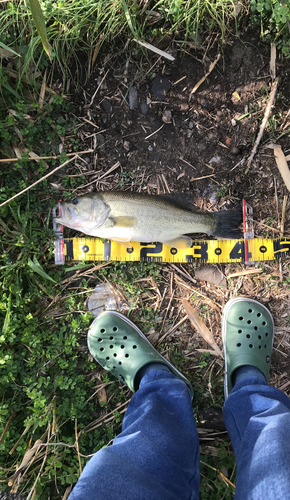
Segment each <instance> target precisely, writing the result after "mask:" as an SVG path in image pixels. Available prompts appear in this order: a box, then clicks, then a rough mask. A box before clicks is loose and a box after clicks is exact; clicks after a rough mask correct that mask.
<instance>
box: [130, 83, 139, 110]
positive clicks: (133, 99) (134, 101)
mask: <svg viewBox="0 0 290 500" xmlns="http://www.w3.org/2000/svg"><path fill="white" fill-rule="evenodd" d="M129 107H130V109H136V108H138V92H137V87H135V86H133V87H131V88H130V90H129Z"/></svg>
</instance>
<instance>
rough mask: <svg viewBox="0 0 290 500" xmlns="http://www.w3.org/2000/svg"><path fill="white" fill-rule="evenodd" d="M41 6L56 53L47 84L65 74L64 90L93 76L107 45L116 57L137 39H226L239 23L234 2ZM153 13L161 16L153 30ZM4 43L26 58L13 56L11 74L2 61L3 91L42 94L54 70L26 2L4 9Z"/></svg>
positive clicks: (95, 0) (74, 1) (73, 1)
mask: <svg viewBox="0 0 290 500" xmlns="http://www.w3.org/2000/svg"><path fill="white" fill-rule="evenodd" d="M40 5H41V9H42V13H43V16H44V20H45V24H46V28H47V37H48V41H49V44H50V46H51V47H52V53H51V59H52V62H53V64H52V67H51V69H52V71H51V72H50V76H49V78H48V81H49V82H51V81H52V80H53V74H54V71H55V69H57V70H58V72H59V71H60V72H61V73H62V80H63V88H64V89H65V88H66V81H67V79H68V78H69V77H72V78H73V79H74V80H79V79H80V78H81V77H82V78H83V77H84V74H83V68H84V67H85V68H86V75H88V74H89V73H90V71H91V69H92V67H93V65H94V63H95V61H96V58H97V55H98V53H99V51H100V50H101V48H102V46H103V45H104V44H105V46H106V47H110V53H111V52H112V47H114V46H115V47H116V50H118V51H119V50H120V47H122V46H124V45H125V42H126V41H127V39H128V37H129V38H131V37H132V36H133V37H134V38H138V39H145V40H147V41H149V42H152V41H154V40H156V39H157V41H158V39H160V38H163V37H164V36H165V35H167V34H170V35H173V34H174V33H178V37H179V38H181V40H185V41H186V40H197V38H198V32H199V30H200V29H201V28H203V29H205V28H206V29H211V28H213V27H215V28H217V29H218V30H219V31H220V32H221V33H222V34H224V32H225V30H226V29H227V25H228V24H229V21H230V20H231V19H234V18H235V9H234V2H229V1H228V0H211V1H209V0H199V1H198V2H196V1H195V0H189V1H185V0H159V1H157V2H153V1H149V2H144V3H140V4H137V3H136V2H133V1H132V0H116V1H115V2H111V0H83V1H79V0H68V1H60V2H52V1H51V0H43V1H41V2H40ZM151 11H154V13H155V14H156V15H155V18H154V23H153V24H152V23H151V19H152V16H151ZM0 38H1V41H2V43H4V44H5V45H6V46H7V47H10V48H11V49H12V50H14V51H15V52H16V53H18V54H19V55H20V56H21V57H17V56H13V55H11V57H10V58H9V69H8V68H7V61H5V60H4V61H3V59H2V68H1V72H0V78H1V81H2V86H3V87H4V88H6V90H10V91H11V92H12V93H13V92H15V91H14V90H13V84H12V83H11V79H12V80H13V79H15V78H16V79H17V80H18V84H19V86H18V91H20V90H21V85H22V82H23V79H25V81H26V82H27V81H28V82H30V83H31V84H32V85H36V86H38V88H40V85H41V81H40V82H39V81H38V80H37V78H38V76H40V75H43V73H44V69H45V68H47V67H50V66H49V60H48V57H47V55H46V53H45V51H44V49H43V47H42V42H41V38H40V36H39V34H38V33H37V31H36V27H35V25H34V23H33V20H32V15H31V11H30V8H29V4H28V3H27V2H26V1H25V0H16V1H15V2H13V3H12V2H4V3H0ZM116 41H117V44H115V42H116ZM114 44H115V45H114ZM140 50H141V49H140ZM70 68H73V70H72V71H71V70H70ZM12 77H13V78H12ZM24 77H25V78H24Z"/></svg>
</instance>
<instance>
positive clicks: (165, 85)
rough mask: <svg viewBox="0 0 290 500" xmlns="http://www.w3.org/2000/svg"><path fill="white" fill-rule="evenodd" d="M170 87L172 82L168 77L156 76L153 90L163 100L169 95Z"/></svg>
mask: <svg viewBox="0 0 290 500" xmlns="http://www.w3.org/2000/svg"><path fill="white" fill-rule="evenodd" d="M169 89H170V82H169V80H168V79H167V78H164V77H161V76H156V78H154V80H153V82H152V87H151V91H152V92H153V94H155V95H156V97H158V99H160V101H163V100H164V99H165V97H166V95H167V92H168V90H169Z"/></svg>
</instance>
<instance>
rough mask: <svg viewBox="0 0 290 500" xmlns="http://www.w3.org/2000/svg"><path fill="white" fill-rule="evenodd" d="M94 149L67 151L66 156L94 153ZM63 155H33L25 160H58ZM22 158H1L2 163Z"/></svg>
mask: <svg viewBox="0 0 290 500" xmlns="http://www.w3.org/2000/svg"><path fill="white" fill-rule="evenodd" d="M92 152H93V151H92V149H88V150H87V151H77V152H76V153H66V156H74V155H81V154H85V153H92ZM60 157H61V155H57V156H31V157H29V158H25V161H27V160H34V161H40V160H57V159H58V158H60ZM20 159H21V158H1V159H0V163H5V162H6V163H9V162H11V161H19V160H20Z"/></svg>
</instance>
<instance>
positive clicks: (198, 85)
mask: <svg viewBox="0 0 290 500" xmlns="http://www.w3.org/2000/svg"><path fill="white" fill-rule="evenodd" d="M220 57H221V55H220V54H218V56H217V58H216V59H215V60H214V61H213V62H212V63H211V65H210V67H209V69H208V72H207V73H206V74H205V75H204V76H203V77H202V78H201V79H200V80H199V82H197V84H196V85H195V86H194V87H193V89H192V91H191V92H190V95H189V100H190V99H191V96H192V94H194V93H195V92H196V91H197V89H198V87H200V85H201V84H202V83H203V82H204V81H205V79H206V78H207V77H208V76H209V75H210V74H211V72H212V70H213V69H214V67H215V65H216V64H217V62H218V61H219V60H220Z"/></svg>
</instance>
